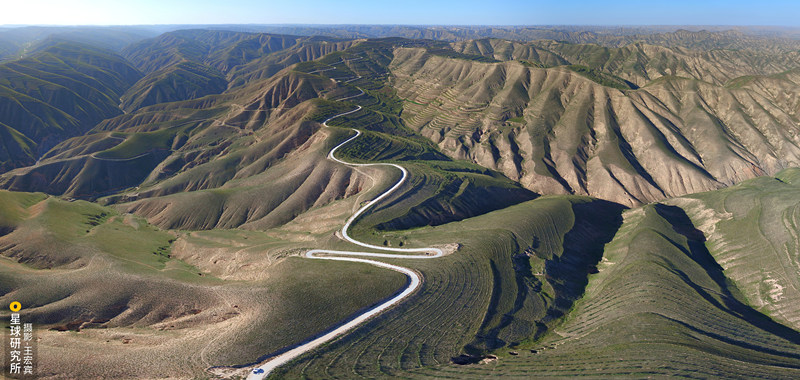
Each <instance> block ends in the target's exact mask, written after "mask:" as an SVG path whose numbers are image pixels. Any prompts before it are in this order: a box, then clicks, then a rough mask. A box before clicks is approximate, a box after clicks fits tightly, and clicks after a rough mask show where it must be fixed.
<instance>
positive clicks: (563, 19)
mask: <svg viewBox="0 0 800 380" xmlns="http://www.w3.org/2000/svg"><path fill="white" fill-rule="evenodd" d="M5 8H6V9H5V12H3V14H2V15H0V25H2V26H5V27H14V26H148V25H232V24H237V25H241V24H244V25H248V24H251V25H409V26H466V25H470V26H554V25H573V26H699V25H706V26H760V27H772V26H778V27H796V26H798V25H800V21H798V19H797V18H796V15H797V14H800V4H797V3H795V2H792V1H786V0H773V1H764V2H760V3H759V4H757V5H756V4H753V3H752V2H746V1H742V0H734V1H720V0H711V1H703V2H698V1H691V0H675V1H671V2H658V3H654V2H650V3H647V4H642V3H641V2H637V1H631V0H615V1H606V2H598V1H588V0H565V1H560V2H556V3H553V2H544V1H531V2H528V1H518V0H499V1H495V2H492V3H491V4H487V3H486V2H484V1H475V0H465V1H458V2H456V1H451V0H447V1H438V2H431V1H419V0H409V1H406V2H404V3H402V4H398V3H392V4H386V3H374V2H369V1H365V0H349V1H341V2H336V3H331V2H325V1H321V0H309V1H306V2H304V3H302V4H292V3H288V2H280V1H257V0H238V1H229V2H224V3H219V2H213V1H187V0H174V1H163V0H162V1H156V0H142V1H137V2H131V1H120V2H105V1H99V0H76V1H71V2H61V1H51V0H31V1H26V2H23V3H12V4H7V5H6V6H5Z"/></svg>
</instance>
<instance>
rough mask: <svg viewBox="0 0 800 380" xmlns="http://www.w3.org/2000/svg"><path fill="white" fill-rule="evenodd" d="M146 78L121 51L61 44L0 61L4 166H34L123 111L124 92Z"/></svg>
mask: <svg viewBox="0 0 800 380" xmlns="http://www.w3.org/2000/svg"><path fill="white" fill-rule="evenodd" d="M140 77H141V73H140V72H139V71H138V70H136V69H135V68H134V67H133V66H131V65H130V64H129V63H128V62H126V61H125V60H124V59H123V58H121V57H120V56H118V55H116V54H113V53H111V52H108V51H104V50H100V49H97V48H94V47H90V46H86V45H79V44H75V43H58V44H55V45H53V46H50V47H48V48H46V49H44V50H42V51H40V52H38V53H36V54H34V55H32V56H30V57H27V58H24V59H20V60H16V61H10V62H6V63H3V64H2V65H0V115H1V116H0V125H2V127H3V134H4V136H8V137H11V138H9V139H3V146H4V149H3V151H2V152H0V157H3V161H2V164H0V169H1V170H2V171H7V170H9V169H12V168H15V167H19V166H27V165H31V164H33V163H34V162H36V160H37V159H38V158H39V157H41V156H42V155H43V154H44V153H46V152H47V151H48V150H50V148H52V147H53V146H55V145H56V144H58V143H59V142H61V141H63V140H65V139H67V138H70V137H74V136H79V135H82V134H84V133H86V131H88V130H89V129H91V128H92V127H94V125H95V124H97V123H99V122H100V121H102V120H103V119H106V118H109V117H113V116H116V115H119V114H121V113H122V112H121V111H120V109H119V108H118V107H117V105H118V103H119V97H120V96H121V95H122V94H123V92H124V91H125V90H127V88H128V87H130V86H131V85H132V84H133V83H134V82H136V81H137V80H138V79H139V78H140Z"/></svg>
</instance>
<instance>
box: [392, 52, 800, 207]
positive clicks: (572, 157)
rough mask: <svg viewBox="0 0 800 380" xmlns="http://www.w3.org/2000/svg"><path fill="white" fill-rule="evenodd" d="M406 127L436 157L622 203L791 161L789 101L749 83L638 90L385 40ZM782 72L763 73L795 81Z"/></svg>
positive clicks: (798, 159) (679, 82)
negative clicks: (391, 50)
mask: <svg viewBox="0 0 800 380" xmlns="http://www.w3.org/2000/svg"><path fill="white" fill-rule="evenodd" d="M391 69H392V73H393V75H394V76H395V78H394V82H393V84H394V86H395V88H396V89H397V91H398V96H399V97H400V98H402V99H405V100H406V102H405V104H404V111H403V117H404V119H405V120H406V121H407V122H408V125H409V126H410V127H411V128H413V129H415V130H418V131H420V133H421V134H423V135H424V136H427V137H429V138H430V139H431V140H433V141H434V142H436V143H437V144H438V145H439V147H440V148H442V150H443V151H444V152H445V153H447V154H448V155H450V156H452V157H456V158H465V159H469V160H472V161H474V162H476V163H478V164H481V165H483V166H486V167H489V168H493V169H497V170H499V171H501V172H503V173H504V174H505V175H507V176H508V177H509V178H512V179H515V180H519V181H520V182H521V183H522V184H523V185H524V186H525V187H527V188H529V189H531V190H533V191H536V192H540V193H577V194H588V195H592V196H596V197H599V198H603V199H609V200H613V201H616V202H620V203H623V204H627V205H634V204H639V203H643V202H649V201H653V200H658V199H663V198H666V197H671V196H678V195H682V194H687V193H694V192H699V191H705V190H711V189H716V188H719V187H722V186H725V185H729V184H732V183H736V182H738V181H741V180H744V179H747V178H752V177H754V176H757V175H763V174H765V173H767V174H773V173H775V172H776V171H778V170H780V169H782V168H785V167H788V166H791V165H797V164H798V163H800V149H799V148H798V145H799V144H800V139H798V136H797V133H798V132H800V129H799V128H798V123H797V119H796V118H795V116H794V112H796V111H794V110H791V109H789V110H786V109H784V108H783V107H782V106H784V107H785V106H791V105H792V104H794V103H793V102H794V101H792V100H788V99H784V100H783V103H780V102H777V101H773V100H772V99H776V98H777V95H776V94H775V93H774V92H773V91H769V90H768V89H767V88H766V87H765V86H763V85H762V86H759V85H757V83H759V82H754V84H753V85H750V86H749V87H747V88H746V89H744V88H740V89H733V88H726V87H721V86H716V85H713V84H709V83H704V82H701V81H698V80H691V79H681V78H674V77H666V78H664V79H663V80H660V81H657V82H654V83H652V84H651V85H649V86H647V87H645V88H642V89H640V90H636V91H632V90H628V91H621V90H617V89H613V88H609V87H605V86H602V85H600V84H598V83H596V82H593V81H592V80H590V79H589V78H586V77H584V76H581V75H579V74H577V73H575V72H573V71H571V70H568V69H566V68H558V67H557V68H550V69H541V68H535V67H530V66H526V65H523V64H521V63H518V62H503V63H480V62H474V61H470V60H463V59H448V58H444V57H439V56H433V55H430V54H427V53H426V52H425V50H423V49H405V48H401V49H398V50H396V52H395V59H394V60H393V62H392V64H391ZM792 78H793V77H792V75H791V74H790V73H788V74H785V75H784V76H773V77H770V80H777V81H780V83H781V85H782V86H783V88H790V89H792V91H794V92H797V91H798V90H800V88H798V87H797V84H796V83H795V82H794V81H793V79H792Z"/></svg>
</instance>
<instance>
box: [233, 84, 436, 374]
mask: <svg viewBox="0 0 800 380" xmlns="http://www.w3.org/2000/svg"><path fill="white" fill-rule="evenodd" d="M359 90H360V91H361V93H360V94H358V95H355V96H351V97H347V98H343V99H339V100H345V99H350V98H354V97H356V96H360V95H363V94H364V91H363V90H361V89H360V88H359ZM359 110H361V106H358V107H356V108H355V109H354V110H351V111H348V112H343V113H340V114H338V115H335V116H332V117H330V118H328V119H327V120H325V121H324V122H322V125H324V126H325V127H328V122H329V121H331V120H333V119H335V118H338V117H342V116H345V115H349V114H352V113H354V112H358V111H359ZM353 131H355V132H356V134H355V136H353V137H350V138H349V139H347V140H345V141H344V142H342V143H340V144H339V145H336V146H335V147H334V148H333V149H331V151H330V153H328V159H330V160H333V161H336V162H338V163H340V164H343V165H348V166H355V167H364V166H391V167H394V168H397V169H399V170H400V171H401V172H402V174H403V175H402V177H400V180H398V181H397V183H395V184H394V186H392V187H390V188H389V189H388V190H386V191H384V192H383V193H381V194H380V195H379V196H378V197H376V198H375V199H373V200H371V201H369V202H368V203H367V204H366V205H364V206H363V207H361V208H359V209H358V210H357V211H356V212H355V213H354V214H353V215H352V216H350V218H349V219H347V222H346V223H345V224H344V227H342V237H343V238H344V240H347V241H348V242H350V243H353V244H356V245H359V246H361V247H364V248H369V249H372V250H377V251H389V252H395V253H372V252H361V251H332V250H327V249H312V250H310V251H308V252H306V254H305V257H307V258H309V259H316V260H335V261H349V262H354V263H364V264H370V265H375V266H378V267H381V268H386V269H391V270H394V271H397V272H400V273H403V274H405V275H406V276H408V278H409V282H408V284H407V285H406V288H405V289H403V291H402V292H400V293H399V294H397V295H395V296H393V297H392V298H390V299H388V300H386V301H383V302H382V303H381V304H380V305H378V306H375V307H374V308H372V309H370V310H367V311H366V312H364V313H362V314H360V315H358V316H357V317H355V318H353V319H351V320H349V321H348V322H346V323H345V324H343V325H340V326H338V327H336V328H334V329H333V330H330V331H328V332H327V333H325V334H324V335H322V336H320V337H318V338H315V339H313V340H311V341H309V342H306V343H303V344H301V345H299V346H297V347H295V348H292V349H291V350H289V351H286V352H284V353H282V354H280V355H277V356H274V357H272V358H270V359H269V360H268V361H267V362H265V363H264V364H262V365H260V366H257V367H255V368H252V369H251V370H250V374H249V375H248V377H247V378H248V379H252V380H255V379H263V378H264V377H266V376H268V375H269V374H270V372H272V371H273V370H274V369H275V368H278V367H279V366H281V365H283V364H285V363H287V362H289V361H291V360H292V359H295V358H297V357H298V356H300V355H302V354H304V353H307V352H309V351H311V350H313V349H315V348H317V347H319V346H321V345H322V344H324V343H327V342H329V341H331V340H333V339H334V338H336V337H338V336H339V335H342V334H344V333H345V332H347V331H349V330H351V329H353V328H355V327H357V326H358V325H360V324H362V323H364V322H365V321H366V320H368V319H370V318H372V317H373V316H375V315H377V314H379V313H381V312H382V311H384V310H387V309H389V308H390V307H392V306H394V305H396V304H397V303H399V302H400V301H402V300H403V299H405V298H406V297H408V296H409V295H411V294H412V293H414V291H416V290H417V289H418V288H419V286H420V285H421V284H422V279H421V278H420V276H419V275H418V274H417V273H416V272H414V271H413V270H411V269H409V268H405V267H401V266H399V265H393V264H387V263H384V262H381V261H375V260H368V259H363V258H358V257H352V256H361V257H375V258H383V259H433V258H437V257H441V256H442V255H443V254H444V253H443V252H442V250H441V249H439V248H390V247H383V246H379V245H374V244H368V243H364V242H361V241H358V240H355V239H353V238H352V237H350V235H349V234H348V233H347V230H348V229H349V228H350V225H351V224H352V223H353V222H354V221H355V220H356V219H357V218H358V217H359V216H361V215H362V214H363V213H364V212H365V211H367V209H369V208H370V207H372V206H373V205H375V204H376V203H378V202H380V201H381V200H382V199H384V198H386V197H387V196H389V195H390V194H392V193H393V192H394V191H395V190H397V189H398V188H399V187H400V186H402V185H403V183H404V182H405V181H406V179H407V178H408V171H407V170H406V169H405V168H404V167H402V166H400V165H396V164H381V163H378V164H355V163H350V162H346V161H342V160H340V159H338V158H336V156H334V153H335V152H336V150H337V149H339V148H340V147H342V146H343V145H345V144H347V143H349V142H350V141H353V139H356V138H358V136H360V135H361V131H359V130H356V129H353ZM409 254H415V255H409ZM317 255H324V256H317ZM340 256H351V257H340Z"/></svg>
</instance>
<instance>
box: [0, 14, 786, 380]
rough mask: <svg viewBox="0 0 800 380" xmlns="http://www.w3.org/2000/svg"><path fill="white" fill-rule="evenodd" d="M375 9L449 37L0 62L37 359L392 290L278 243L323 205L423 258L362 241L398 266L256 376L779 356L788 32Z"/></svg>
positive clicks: (149, 358)
mask: <svg viewBox="0 0 800 380" xmlns="http://www.w3.org/2000/svg"><path fill="white" fill-rule="evenodd" d="M381 30H382V29H381ZM397 30H399V31H400V32H404V33H405V32H408V33H417V32H419V33H420V34H419V35H420V36H434V37H437V38H439V39H443V40H450V42H445V41H434V40H422V39H413V40H412V39H404V38H398V37H389V38H361V37H363V35H362V34H361V33H378V32H379V31H376V30H373V29H372V28H371V27H367V26H364V27H355V28H344V27H343V28H342V29H341V31H340V32H342V33H344V32H346V31H353V32H354V33H356V34H354V35H352V36H351V37H352V38H351V39H338V38H333V37H324V38H323V37H296V36H289V35H267V34H260V33H244V32H228V31H218V30H216V31H209V30H187V31H177V32H170V33H166V34H163V35H161V36H159V37H157V38H154V39H150V40H144V41H140V42H138V43H136V44H133V45H129V46H128V47H127V48H126V49H124V50H123V56H124V57H125V58H123V57H121V56H117V55H114V54H112V53H110V52H107V51H102V50H98V49H95V48H90V47H84V46H80V45H75V44H54V45H52V46H48V47H43V48H42V49H43V50H41V51H40V52H36V53H31V54H32V55H31V56H30V57H28V58H25V59H22V60H18V61H13V62H10V63H5V64H3V65H0V70H6V71H5V72H6V73H7V74H6V76H5V77H4V76H3V75H0V80H5V82H0V85H2V86H3V87H0V90H2V89H4V88H8V89H9V90H7V91H6V93H7V96H6V97H5V98H2V97H0V107H3V106H2V104H3V103H2V99H6V103H7V105H6V106H5V107H6V108H5V109H8V110H11V109H13V110H17V111H19V112H17V111H15V112H14V113H7V112H6V111H3V109H2V108H0V115H23V116H24V117H23V116H20V117H19V118H20V120H24V121H25V123H28V121H30V123H29V125H33V126H34V127H37V126H38V127H41V128H39V129H34V131H36V130H45V131H46V133H43V134H40V135H35V134H33V135H29V134H28V133H27V132H26V131H27V130H22V129H18V128H17V127H15V126H12V125H11V124H6V123H5V122H2V120H0V122H2V123H3V124H0V127H2V128H0V139H1V140H0V142H1V143H2V144H0V146H3V147H4V149H5V152H6V153H4V154H5V156H3V155H2V154H3V153H2V151H0V161H3V160H4V158H3V157H7V158H9V159H8V160H6V161H4V162H7V164H3V165H7V166H8V168H9V169H11V168H12V167H13V170H9V171H7V172H4V173H0V187H2V188H4V189H9V190H12V191H7V190H0V301H2V302H6V301H10V300H11V299H12V298H13V299H14V300H19V301H21V302H22V303H23V304H24V305H26V309H25V313H26V314H25V317H26V318H27V319H28V320H31V321H33V322H35V323H36V325H37V326H40V331H39V333H40V337H42V340H41V342H40V346H39V347H40V350H41V351H40V352H41V353H42V355H44V356H45V357H47V358H48V360H47V361H46V362H45V361H43V363H44V364H43V365H42V367H41V368H42V371H43V372H42V375H43V376H52V377H103V378H107V377H125V376H135V377H143V378H155V377H176V378H178V377H180V378H189V377H191V378H204V377H219V376H225V375H231V374H233V373H234V372H236V371H239V372H241V371H242V368H244V370H248V369H251V368H253V367H257V366H261V365H263V364H264V363H265V361H266V360H268V359H269V358H271V357H273V356H275V355H278V354H280V353H282V352H285V351H287V350H289V349H291V348H292V347H295V346H296V345H298V344H301V343H302V342H306V341H309V340H311V339H313V338H314V337H317V336H320V335H321V334H324V333H325V332H326V331H330V330H331V329H332V328H335V327H337V326H341V325H342V324H344V323H346V322H347V321H349V320H352V318H354V317H355V316H358V315H361V314H362V313H363V312H365V311H366V310H369V309H370V308H371V307H374V306H375V305H377V304H380V303H382V302H383V301H385V300H387V299H389V298H391V297H393V296H396V295H397V294H399V290H400V289H405V286H407V284H408V283H410V282H409V281H410V280H409V278H411V277H409V278H406V277H405V276H404V275H402V274H400V273H397V272H394V271H388V270H385V269H382V268H378V267H374V266H370V265H364V263H363V262H362V263H346V262H336V261H333V260H310V259H309V257H308V256H306V255H305V253H306V252H309V250H322V251H324V250H336V251H339V252H336V253H334V254H336V255H337V257H342V256H344V255H342V254H341V253H342V251H352V250H353V246H352V245H351V243H352V241H349V240H346V239H345V238H346V237H347V236H345V235H347V234H344V233H343V232H342V225H344V224H345V223H347V224H348V225H350V223H351V222H352V225H350V227H351V228H349V230H348V232H347V233H348V234H349V236H350V237H352V238H354V239H357V240H359V241H362V242H366V243H369V244H372V245H373V247H371V248H381V249H387V248H390V247H391V248H414V247H435V248H436V249H441V250H442V251H443V252H445V254H444V255H442V256H441V257H439V255H438V254H437V255H436V257H435V259H434V260H405V259H399V258H395V257H382V258H381V257H377V258H376V257H371V258H370V260H372V259H375V260H378V261H381V262H383V263H387V264H394V265H402V266H403V267H407V268H409V270H411V271H413V273H416V274H417V275H418V276H419V278H421V281H422V282H421V285H420V286H421V287H420V288H419V290H418V291H416V292H414V293H413V294H411V295H410V296H409V298H407V299H404V300H403V301H402V302H401V303H399V304H397V306H395V307H392V308H390V309H388V310H386V311H385V312H382V313H381V314H379V315H377V316H375V317H373V318H370V319H368V320H367V322H366V323H364V324H363V325H360V326H358V327H356V328H354V329H353V330H350V332H348V333H347V334H345V335H343V336H341V337H340V338H337V339H335V340H333V341H331V342H330V343H328V344H326V345H323V346H321V347H319V348H317V349H315V350H314V351H313V352H310V353H308V354H306V355H303V356H301V357H299V358H298V359H297V360H294V361H292V362H290V363H288V364H287V365H285V366H282V367H279V368H278V369H277V371H276V372H274V373H271V374H270V376H272V377H273V378H458V379H461V378H486V377H493V376H497V377H503V378H531V377H567V376H590V377H604V378H605V377H636V378H640V377H661V376H684V377H695V378H714V377H764V378H796V377H797V376H798V371H799V370H800V333H798V332H797V331H796V330H797V328H798V323H800V317H798V312H800V311H799V310H800V309H798V307H797V306H796V304H798V302H797V301H798V300H797V298H798V296H800V293H798V291H797V289H800V283H798V281H797V271H798V269H800V267H798V265H800V264H798V263H800V261H798V260H797V257H796V256H797V255H796V251H797V249H798V246H799V245H800V240H798V237H797V236H798V234H797V220H796V219H797V215H796V214H797V212H796V211H797V210H796V208H797V207H796V204H797V194H798V186H800V171H799V170H798V169H796V168H793V167H795V166H798V167H800V135H798V133H800V122H798V115H797V112H798V110H800V100H798V99H800V98H798V97H797V96H796V95H795V94H797V93H798V92H799V91H800V88H799V86H800V76H798V74H799V73H800V69H799V68H798V67H799V66H800V62H798V55H797V51H796V49H793V48H792V47H793V46H795V45H793V44H792V43H791V42H789V41H774V43H771V44H767V45H765V46H764V47H763V49H759V48H758V41H762V39H759V38H755V37H753V38H749V37H741V38H740V39H739V40H736V39H735V38H733V37H731V35H730V34H729V33H716V32H709V33H689V32H686V33H683V32H676V33H673V34H659V35H658V36H656V35H653V36H651V37H648V38H641V39H638V40H637V39H636V38H634V37H632V36H638V35H634V34H625V35H620V36H617V37H618V38H616V39H615V38H611V37H608V36H606V35H604V34H603V33H600V34H592V33H586V34H585V35H581V34H577V33H572V32H569V31H558V30H553V31H550V32H548V33H550V34H548V35H553V36H559V35H562V36H564V37H565V39H566V40H570V41H576V42H581V44H573V43H567V42H555V41H552V40H537V41H530V42H525V43H521V42H511V41H506V40H499V39H490V38H480V39H477V40H465V38H463V37H464V36H465V35H469V34H470V33H473V32H474V30H473V29H470V28H465V29H464V30H463V31H458V30H454V29H452V28H442V29H441V30H434V29H425V28H421V29H420V28H410V29H405V28H404V27H398V28H397ZM348 33H349V32H348ZM494 33H499V34H502V33H512V32H511V31H509V30H507V29H504V28H497V29H496V30H494V31H491V32H486V34H487V35H490V34H491V35H493V34H494ZM513 33H516V34H515V35H519V36H530V35H540V34H541V32H540V31H536V30H527V31H526V30H516V31H514V32H513ZM604 33H605V32H604ZM598 41H603V45H602V46H601V45H595V44H589V43H588V42H598ZM737 41H738V42H737ZM708 46H715V47H716V48H715V49H707V47H708ZM734 47H736V48H737V49H741V51H736V50H733V48H734ZM701 48H702V49H701ZM0 49H5V48H4V47H2V46H0ZM9 49H10V48H9ZM31 67H36V68H35V69H34V68H31ZM4 68H5V69H4ZM120 71H121V72H123V73H129V74H130V75H129V76H128V75H120V74H116V73H118V72H120ZM0 73H1V72H0ZM6 78H9V79H6ZM42 78H44V79H42ZM14 86H16V87H14ZM20 88H24V89H25V90H26V91H27V92H25V93H24V94H23V92H21V90H20ZM12 91H13V92H12ZM62 103H63V104H70V105H72V108H64V107H62V108H57V107H55V106H53V104H62ZM28 105H36V107H39V108H34V107H33V106H31V107H28ZM14 107H17V108H14ZM48 107H50V108H48ZM123 110H124V112H123ZM23 111H25V112H23ZM70 112H72V113H70ZM73 113H74V115H73ZM34 116H35V117H38V118H39V119H36V118H35V117H34ZM25 118H27V119H25ZM15 120H16V119H15ZM37 123H38V124H37ZM26 125H28V124H26ZM20 128H22V127H20ZM48 128H49V129H48ZM353 129H356V130H357V131H358V132H357V133H358V137H357V138H355V139H352V140H349V139H350V138H351V137H352V136H353V135H354V133H356V132H354V131H353ZM54 131H58V132H54ZM346 140H347V141H349V142H347V143H346V144H343V145H341V146H340V144H341V143H342V142H343V141H346ZM333 147H338V148H337V150H336V155H335V157H336V158H337V160H334V159H331V154H332V153H331V150H332V148H333ZM19 157H22V158H21V159H19V160H18V162H17V161H13V160H11V158H13V159H17V158H19ZM339 160H341V161H339ZM343 162H344V163H357V164H363V163H377V162H380V163H390V164H394V165H393V166H392V165H383V166H370V165H367V166H358V165H350V164H344V163H343ZM16 166H21V167H16ZM398 166H401V167H403V168H405V170H407V171H408V175H409V176H408V178H407V180H406V181H405V182H403V183H402V184H400V185H398V186H397V187H396V188H395V189H394V190H393V191H392V192H391V194H390V195H388V196H387V197H385V198H382V199H381V201H380V202H378V203H377V204H375V205H372V206H369V208H368V209H367V212H366V213H364V214H360V215H359V216H358V217H353V219H349V218H350V216H351V215H353V213H354V212H355V210H360V209H361V208H362V207H364V205H366V204H369V202H370V200H372V199H374V198H375V197H376V196H378V195H379V194H383V193H384V191H385V190H386V189H387V188H389V187H390V186H392V185H393V184H395V183H397V181H398V178H400V175H401V172H400V170H397V168H398ZM403 173H405V172H403ZM362 248H363V249H367V248H365V247H364V246H362ZM360 249H361V248H360ZM375 250H378V249H375ZM313 252H318V253H319V254H320V255H321V256H319V257H318V258H324V256H322V255H324V254H325V253H324V252H320V251H313ZM328 252H329V254H330V251H328ZM436 252H439V251H436ZM409 261H413V262H409ZM373 264H374V262H373ZM6 316H7V312H4V311H0V317H2V318H6ZM78 332H80V334H78ZM76 342H80V344H79V345H77V344H76ZM76 346H79V348H77V349H76V348H75V347H76ZM89 354H92V355H94V356H93V358H95V359H96V360H94V359H93V360H94V362H93V363H91V364H86V363H85V359H82V358H85V357H86V356H87V355H89ZM153 358H166V359H164V360H161V359H158V360H153ZM145 362H147V363H150V364H151V365H148V366H144V365H142V363H145ZM237 368H238V369H237Z"/></svg>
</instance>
